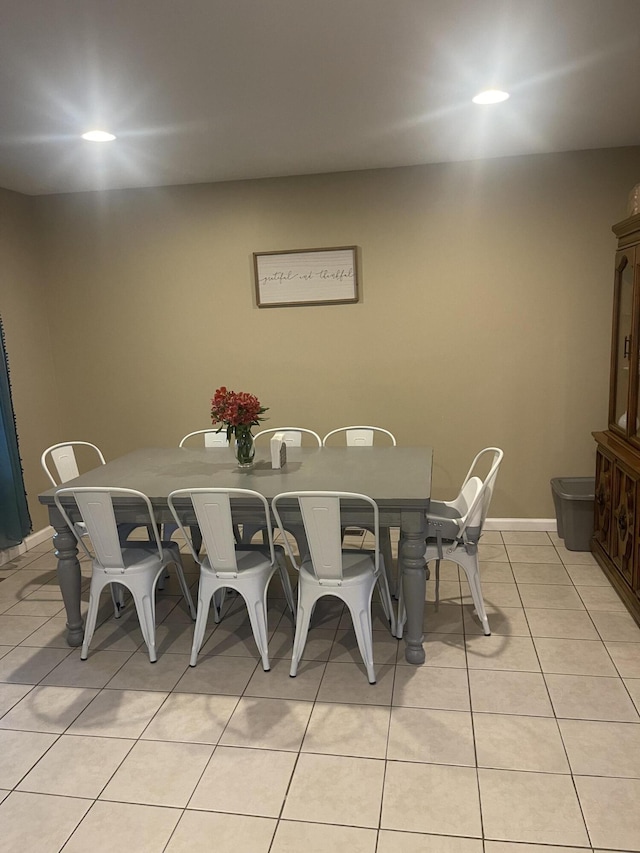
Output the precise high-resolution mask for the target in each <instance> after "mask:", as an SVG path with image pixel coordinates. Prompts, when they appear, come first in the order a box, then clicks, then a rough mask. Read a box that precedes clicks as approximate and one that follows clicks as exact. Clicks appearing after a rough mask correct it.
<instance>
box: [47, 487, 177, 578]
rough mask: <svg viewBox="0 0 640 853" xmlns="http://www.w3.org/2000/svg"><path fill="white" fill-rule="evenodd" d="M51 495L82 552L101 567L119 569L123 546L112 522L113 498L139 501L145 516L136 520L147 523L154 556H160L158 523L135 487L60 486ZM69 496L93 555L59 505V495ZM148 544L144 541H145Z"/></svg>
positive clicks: (151, 508) (62, 496)
mask: <svg viewBox="0 0 640 853" xmlns="http://www.w3.org/2000/svg"><path fill="white" fill-rule="evenodd" d="M53 497H54V501H55V503H56V506H57V507H58V509H59V510H60V513H61V515H62V517H63V518H64V520H65V521H66V523H67V525H68V527H69V529H70V530H71V531H72V533H73V535H74V536H75V537H76V539H77V540H78V543H79V544H80V545H81V546H82V548H83V549H84V551H85V552H86V554H87V555H88V556H89V557H91V558H92V559H95V560H96V561H97V562H98V563H99V564H100V565H101V566H102V567H103V568H105V569H120V568H123V565H124V563H123V559H124V558H123V555H122V549H123V547H128V546H125V545H124V544H123V543H121V541H120V535H119V532H118V525H117V523H116V517H115V511H114V508H113V498H114V497H123V498H127V499H128V500H129V501H131V500H132V499H133V500H135V501H136V502H138V503H140V504H141V505H142V507H143V514H144V515H145V516H146V518H145V519H144V520H143V521H140V524H141V525H146V526H148V529H149V531H153V533H154V534H155V545H156V547H157V549H158V556H160V557H161V556H162V545H161V544H160V537H159V534H158V525H157V523H156V519H155V515H154V512H153V507H152V506H151V501H150V500H149V498H148V497H147V496H146V495H145V494H143V492H138V491H136V490H135V489H119V488H110V487H103V488H97V487H94V486H81V487H76V488H74V487H73V486H70V487H63V488H60V489H57V491H56V493H55V495H54V496H53ZM68 497H71V498H73V500H74V501H75V503H76V506H77V508H78V511H79V513H80V516H81V518H82V521H83V522H84V525H85V527H86V529H87V533H88V534H89V538H90V539H91V544H92V545H93V549H94V551H95V556H93V555H92V554H91V553H90V551H89V549H88V548H87V546H86V545H85V543H84V539H83V538H82V536H80V534H79V533H78V531H77V529H76V527H75V525H74V523H73V522H72V520H71V518H70V516H69V512H68V510H67V509H65V507H64V506H63V504H62V499H63V498H68ZM145 544H147V545H148V543H145Z"/></svg>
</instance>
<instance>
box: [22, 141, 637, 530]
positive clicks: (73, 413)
mask: <svg viewBox="0 0 640 853" xmlns="http://www.w3.org/2000/svg"><path fill="white" fill-rule="evenodd" d="M639 155H640V149H638V148H627V149H614V150H604V151H590V152H572V153H568V154H561V155H549V156H538V157H519V158H509V159H502V160H490V161H484V162H473V163H462V164H447V165H435V166H422V167H412V168H402V169H388V170H377V171H367V172H352V173H343V174H334V175H317V176H307V177H296V178H285V179H273V180H263V181H246V182H234V183H226V184H211V185H195V186H185V187H172V188H164V189H149V190H129V191H117V192H108V193H85V194H73V195H64V196H49V197H40V198H37V199H35V200H34V202H33V203H34V205H35V207H36V212H37V215H38V229H39V230H38V240H39V245H40V246H41V248H42V252H43V267H42V270H43V280H42V283H41V290H40V295H41V296H43V297H45V298H46V299H47V300H48V308H49V312H50V315H51V317H52V318H54V319H55V323H56V324H57V328H58V333H57V334H56V336H55V338H54V343H53V355H54V366H55V373H56V376H57V378H58V380H59V388H58V395H57V396H58V398H59V400H60V403H61V418H60V420H58V419H57V417H55V416H54V417H52V418H51V421H50V423H48V425H47V426H48V427H49V429H48V431H47V434H46V435H44V434H42V433H43V431H42V430H41V431H40V434H39V438H40V444H41V446H46V445H47V444H49V443H53V442H54V441H57V440H62V439H65V438H69V437H75V438H84V439H87V440H92V441H95V442H96V443H97V444H99V445H100V446H101V447H102V448H103V450H104V451H105V454H106V455H107V456H108V457H110V456H114V455H116V454H120V453H123V452H125V451H128V450H130V449H133V448H135V447H138V446H143V445H149V444H153V445H173V444H176V443H177V441H178V440H179V439H180V437H181V436H182V435H183V434H185V433H186V432H188V431H190V430H192V429H197V428H201V427H206V426H208V425H209V400H210V397H211V395H212V393H213V391H214V390H215V388H216V387H217V386H218V385H221V384H226V385H227V386H229V387H231V388H235V389H237V390H246V391H251V392H253V393H255V394H257V395H258V396H259V398H260V400H261V401H262V402H263V404H264V405H267V406H269V407H270V411H269V413H268V414H269V417H270V420H269V421H268V423H267V424H265V426H268V425H272V426H277V425H283V424H285V423H296V424H299V425H301V426H308V427H312V428H314V429H316V430H317V431H318V432H320V433H323V432H325V431H328V430H329V429H330V428H332V427H335V426H339V425H342V424H348V423H356V422H360V423H369V422H370V423H377V424H380V425H383V426H385V427H387V428H388V429H391V430H392V431H393V432H394V433H396V435H397V438H398V441H399V442H400V443H402V444H405V445H406V444H431V445H433V446H434V448H435V469H434V491H435V492H436V494H438V495H441V496H449V495H451V494H452V493H453V492H454V491H455V489H456V486H457V485H458V483H459V480H460V479H461V477H462V475H463V474H464V472H465V470H466V467H467V465H468V462H469V461H470V458H471V457H472V456H473V454H474V453H475V451H476V450H477V449H479V448H480V447H482V446H483V445H487V444H498V445H500V446H502V447H503V448H504V450H505V462H504V467H503V471H502V473H501V475H500V478H499V480H498V486H497V490H496V494H495V498H494V503H493V506H492V509H491V515H492V516H514V517H551V516H553V508H552V502H551V497H550V490H549V479H550V477H552V476H557V475H576V476H582V475H589V474H591V473H592V471H593V466H594V446H593V441H592V439H591V431H592V430H593V429H599V428H602V427H604V426H605V425H606V408H607V381H608V353H609V336H610V315H611V300H612V293H611V274H612V268H613V251H614V246H615V241H614V238H613V235H612V234H611V230H610V228H611V225H612V224H613V223H614V222H616V221H618V220H620V219H622V218H624V216H625V215H626V202H627V196H628V193H629V190H630V189H631V187H632V186H633V184H635V183H636V182H637V181H638V179H639V177H640V176H639V174H638V163H639V162H640V156H639ZM351 244H356V245H358V246H359V247H360V249H361V257H362V267H361V271H362V301H361V302H360V303H359V304H356V305H344V306H321V307H296V308H277V309H276V308H273V309H257V308H256V307H255V299H254V293H253V280H252V252H254V251H258V252H260V251H269V250H283V249H295V248H310V247H326V246H339V245H351ZM33 308H34V310H36V308H37V310H38V311H39V310H41V306H33ZM24 330H25V331H26V332H27V334H30V330H29V326H28V324H27V323H25V326H24ZM30 346H36V347H37V344H33V343H32V344H30ZM18 360H19V358H18V357H16V356H15V354H13V357H12V361H14V362H15V361H18ZM45 361H46V360H45ZM43 369H44V370H48V369H49V364H48V362H46V363H44V364H43ZM49 378H50V377H49ZM14 384H16V385H17V384H18V379H17V377H16V379H14ZM42 384H43V382H42V378H41V377H39V384H38V383H34V385H33V386H32V387H29V389H28V392H27V393H25V389H24V388H20V389H18V388H16V396H18V393H19V394H20V400H21V417H20V420H21V426H22V421H23V417H22V414H23V412H24V415H25V417H26V416H27V414H28V413H27V409H26V406H27V404H26V403H25V402H24V398H25V397H26V398H28V399H32V398H34V396H36V395H37V393H38V389H39V388H40V386H41V385H42ZM33 405H35V404H33ZM38 449H39V448H38ZM26 450H27V445H26V444H25V443H23V456H26V453H25V451H26ZM28 450H29V452H30V453H31V452H33V451H32V448H31V446H29V448H28ZM25 461H26V462H29V463H30V464H31V462H32V460H30V459H26V460H25Z"/></svg>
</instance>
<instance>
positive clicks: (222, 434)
mask: <svg viewBox="0 0 640 853" xmlns="http://www.w3.org/2000/svg"><path fill="white" fill-rule="evenodd" d="M194 435H201V436H203V438H204V446H205V447H229V439H228V438H227V431H226V430H225V429H224V427H223V428H222V430H217V429H214V428H212V429H197V430H196V431H195V432H190V433H187V435H185V436H184V438H182V439H181V441H180V444H179V445H178V447H182V446H183V445H184V443H185V441H187V439H189V438H191V437H192V436H194Z"/></svg>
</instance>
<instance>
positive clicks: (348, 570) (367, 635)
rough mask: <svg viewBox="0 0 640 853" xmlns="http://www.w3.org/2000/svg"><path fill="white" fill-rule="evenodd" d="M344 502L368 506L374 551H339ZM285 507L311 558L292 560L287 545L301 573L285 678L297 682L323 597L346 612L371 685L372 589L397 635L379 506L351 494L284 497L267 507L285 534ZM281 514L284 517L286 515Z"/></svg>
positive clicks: (314, 494) (358, 495)
mask: <svg viewBox="0 0 640 853" xmlns="http://www.w3.org/2000/svg"><path fill="white" fill-rule="evenodd" d="M345 502H347V503H351V504H352V505H353V504H354V502H355V504H356V505H360V506H362V505H363V504H368V505H369V506H370V508H371V516H372V528H373V531H374V538H375V547H374V550H373V551H365V550H343V548H342V526H341V508H344V503H345ZM286 504H289V507H288V509H289V510H291V505H292V504H293V506H294V508H297V509H298V511H299V512H300V514H301V516H302V522H303V524H304V527H305V531H306V536H307V540H308V543H309V554H308V555H307V556H305V557H304V558H303V559H296V557H295V555H294V554H293V552H292V550H291V546H290V545H289V542H288V541H287V540H286V539H285V548H286V550H287V553H288V555H289V559H290V560H291V561H292V563H293V564H294V566H295V568H296V569H297V571H298V573H299V579H298V615H297V618H296V633H295V638H294V641H293V653H292V657H291V669H290V673H289V674H290V675H291V676H295V675H296V673H297V671H298V663H299V661H300V658H301V656H302V652H303V649H304V646H305V642H306V640H307V634H308V631H309V623H310V621H311V615H312V613H313V609H314V607H315V605H316V602H317V601H318V599H320V598H322V597H323V596H326V595H333V596H335V597H337V598H339V599H341V600H342V601H344V602H345V604H346V605H347V607H348V608H349V612H350V613H351V618H352V620H353V628H354V631H355V635H356V639H357V641H358V648H359V649H360V654H361V655H362V660H363V662H364V665H365V668H366V670H367V677H368V679H369V681H370V683H371V684H375V681H376V673H375V668H374V664H373V633H372V625H371V598H372V595H373V590H374V587H375V586H376V584H378V587H379V590H380V597H381V599H382V607H383V610H384V613H385V616H386V617H387V619H388V620H389V623H390V626H391V632H392V634H395V619H394V615H393V607H392V603H391V596H390V594H389V586H388V584H387V576H386V574H385V571H384V558H383V556H382V554H381V553H380V537H379V520H378V506H377V504H376V502H375V501H374V500H372V498H370V497H368V496H367V495H360V494H356V493H353V492H283V493H281V494H279V495H277V496H276V497H275V498H274V499H273V501H272V502H271V508H272V510H273V514H274V516H275V519H276V522H277V524H278V526H279V527H280V529H281V530H283V529H284V525H283V521H282V515H281V513H283V512H284V511H285V510H286V509H287V506H286ZM294 511H295V509H294ZM284 514H285V515H286V512H284Z"/></svg>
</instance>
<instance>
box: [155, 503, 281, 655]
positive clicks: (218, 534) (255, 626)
mask: <svg viewBox="0 0 640 853" xmlns="http://www.w3.org/2000/svg"><path fill="white" fill-rule="evenodd" d="M180 499H182V503H181V502H180ZM185 499H186V500H187V501H188V503H187V505H186V507H185ZM232 499H236V500H244V501H245V502H246V501H247V500H249V501H251V502H252V503H253V504H255V505H256V507H257V509H256V511H257V512H259V513H260V515H262V516H263V518H264V522H263V523H264V526H265V529H266V531H267V539H268V543H267V547H266V548H260V547H255V546H237V545H236V540H235V537H234V532H233V528H234V524H233V516H232ZM168 503H169V508H170V509H171V512H172V513H173V517H174V518H175V520H176V523H177V525H178V527H179V528H180V529H181V530H182V532H183V534H184V536H185V539H186V540H187V544H188V545H189V548H190V550H191V553H192V554H193V558H194V560H196V562H198V563H199V564H200V584H199V587H198V613H197V616H196V626H195V630H194V635H193V646H192V648H191V660H190V665H191V666H195V665H196V662H197V658H198V652H199V651H200V648H201V646H202V642H203V639H204V632H205V630H206V627H207V616H208V614H209V608H210V606H211V602H212V599H213V611H214V620H215V621H216V622H219V621H220V605H219V602H218V596H217V595H216V594H217V593H218V592H219V591H222V590H224V589H233V590H235V591H236V592H237V593H239V594H240V595H241V596H242V597H243V598H244V600H245V602H246V605H247V611H248V613H249V620H250V622H251V628H252V630H253V636H254V638H255V641H256V645H257V647H258V651H259V652H260V656H261V658H262V666H263V669H264V670H265V671H267V670H269V669H270V663H269V648H268V635H267V590H268V587H269V582H270V580H271V578H272V577H273V574H274V572H275V571H276V569H279V571H280V578H281V580H282V585H283V588H284V593H285V597H286V599H287V602H288V604H289V607H290V608H291V612H292V613H293V614H294V618H295V604H294V601H293V593H292V591H291V582H290V580H289V575H288V572H287V566H286V561H285V559H284V551H283V549H282V548H281V547H276V546H274V544H273V529H272V527H271V519H270V517H269V504H268V503H267V501H266V500H265V498H264V497H263V496H262V495H261V494H260V493H259V492H254V491H252V490H250V489H178V490H176V491H174V492H171V494H170V495H169V497H168ZM194 514H195V517H196V520H197V523H198V526H199V528H200V530H201V531H202V538H203V540H204V544H205V547H206V551H207V554H206V556H205V557H200V556H199V554H198V553H197V551H196V549H195V548H194V546H193V542H192V540H191V539H190V537H189V535H188V534H187V527H188V526H189V525H190V524H192V520H191V519H192V518H193V516H194Z"/></svg>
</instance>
